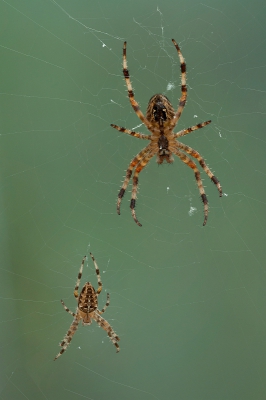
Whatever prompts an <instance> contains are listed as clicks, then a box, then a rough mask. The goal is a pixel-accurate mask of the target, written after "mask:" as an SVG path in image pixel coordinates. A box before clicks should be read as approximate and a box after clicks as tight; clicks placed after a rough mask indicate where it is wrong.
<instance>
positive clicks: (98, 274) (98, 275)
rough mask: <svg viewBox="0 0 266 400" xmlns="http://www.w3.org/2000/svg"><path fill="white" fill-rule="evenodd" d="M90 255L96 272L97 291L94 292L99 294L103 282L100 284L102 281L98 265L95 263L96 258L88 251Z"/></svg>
mask: <svg viewBox="0 0 266 400" xmlns="http://www.w3.org/2000/svg"><path fill="white" fill-rule="evenodd" d="M90 256H91V258H92V261H93V263H94V266H95V272H96V275H97V281H98V289H97V292H96V293H97V295H98V294H100V293H101V291H102V287H103V284H102V281H101V275H100V270H99V268H98V265H97V263H96V260H95V258H94V257H93V255H92V254H91V253H90Z"/></svg>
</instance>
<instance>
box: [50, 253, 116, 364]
mask: <svg viewBox="0 0 266 400" xmlns="http://www.w3.org/2000/svg"><path fill="white" fill-rule="evenodd" d="M90 256H91V258H92V261H93V263H94V266H95V272H96V275H97V280H98V289H97V290H95V289H94V287H93V286H92V284H91V283H90V282H86V283H85V285H84V286H83V288H82V289H81V292H80V294H79V292H78V289H79V284H80V280H81V277H82V271H83V267H84V263H85V260H86V256H85V257H83V260H82V262H81V266H80V270H79V274H78V279H77V283H76V286H75V290H74V296H75V298H76V299H77V302H78V306H77V309H76V312H75V313H73V312H72V311H70V310H69V308H67V306H66V305H65V303H64V302H63V300H61V303H62V305H63V307H64V309H65V310H66V311H67V312H68V313H69V314H71V315H72V316H73V317H74V320H73V322H72V324H71V325H70V328H69V330H68V331H67V333H66V335H65V337H64V339H63V341H62V342H61V343H60V346H61V347H62V350H61V351H60V352H59V353H58V354H57V356H56V357H55V360H56V359H57V358H58V357H60V356H61V354H63V353H64V352H65V351H66V349H67V348H68V346H69V344H70V342H71V340H72V338H73V336H74V334H75V332H76V331H77V329H78V325H79V322H80V321H82V325H90V324H91V323H92V320H93V319H94V321H96V322H97V324H98V325H99V326H100V327H101V328H103V329H104V330H105V331H106V332H107V334H108V336H109V337H110V339H111V341H112V342H113V344H114V345H115V347H116V351H117V352H118V351H119V350H120V349H119V346H118V344H117V342H118V341H119V340H120V339H119V337H118V336H117V334H116V333H115V331H114V330H113V328H112V327H111V325H110V324H109V322H107V321H106V320H105V319H104V318H103V317H101V314H103V313H104V312H105V310H106V308H107V307H108V306H109V304H110V297H109V293H107V302H106V304H105V306H104V307H103V309H102V310H101V311H100V310H98V296H99V294H100V293H101V291H102V281H101V277H100V271H99V268H98V265H97V263H96V261H95V258H94V257H93V255H92V254H91V253H90Z"/></svg>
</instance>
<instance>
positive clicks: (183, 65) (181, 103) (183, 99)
mask: <svg viewBox="0 0 266 400" xmlns="http://www.w3.org/2000/svg"><path fill="white" fill-rule="evenodd" d="M172 42H173V43H174V45H175V48H176V50H177V52H178V56H179V60H180V70H181V97H180V99H179V105H178V109H177V111H176V114H175V118H174V120H173V122H172V124H171V126H172V127H174V126H175V125H176V123H177V121H178V120H179V118H180V117H181V114H182V112H183V110H184V107H185V105H186V101H187V85H186V63H185V59H184V57H183V55H182V53H181V50H180V48H179V46H178V44H177V43H176V41H175V40H174V39H172Z"/></svg>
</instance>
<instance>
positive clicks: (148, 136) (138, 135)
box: [111, 124, 151, 140]
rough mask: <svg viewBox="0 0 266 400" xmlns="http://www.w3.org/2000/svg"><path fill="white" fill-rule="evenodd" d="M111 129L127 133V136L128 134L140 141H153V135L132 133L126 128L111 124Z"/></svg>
mask: <svg viewBox="0 0 266 400" xmlns="http://www.w3.org/2000/svg"><path fill="white" fill-rule="evenodd" d="M111 127H112V128H115V129H117V130H118V131H119V132H123V133H126V134H128V135H130V136H134V137H137V138H139V139H146V140H151V135H143V134H142V133H139V132H135V131H131V130H130V129H126V128H123V127H121V126H117V125H114V124H111Z"/></svg>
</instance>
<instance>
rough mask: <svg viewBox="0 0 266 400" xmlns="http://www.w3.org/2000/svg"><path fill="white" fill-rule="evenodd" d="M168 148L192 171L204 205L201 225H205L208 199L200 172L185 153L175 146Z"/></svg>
mask: <svg viewBox="0 0 266 400" xmlns="http://www.w3.org/2000/svg"><path fill="white" fill-rule="evenodd" d="M170 150H171V151H172V152H173V153H174V154H175V155H176V156H177V157H179V158H180V160H181V161H183V162H184V163H185V164H187V165H188V166H189V167H190V168H191V169H193V171H194V174H195V178H196V182H197V185H198V188H199V192H200V196H201V199H202V202H203V205H204V221H203V226H204V225H206V222H207V218H208V200H207V196H206V194H205V191H204V188H203V184H202V180H201V177H200V172H199V170H198V168H197V166H196V164H195V163H194V162H193V161H192V160H191V158H189V157H188V156H187V155H186V154H184V153H182V152H181V151H180V150H178V149H177V148H175V147H170Z"/></svg>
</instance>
